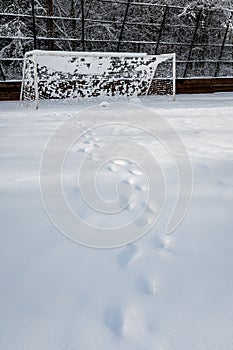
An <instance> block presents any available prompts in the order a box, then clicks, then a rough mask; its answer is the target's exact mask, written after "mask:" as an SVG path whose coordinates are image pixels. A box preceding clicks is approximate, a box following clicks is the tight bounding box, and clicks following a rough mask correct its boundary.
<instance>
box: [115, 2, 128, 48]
mask: <svg viewBox="0 0 233 350" xmlns="http://www.w3.org/2000/svg"><path fill="white" fill-rule="evenodd" d="M129 5H130V0H128V2H127V4H126V9H125V15H124V19H123V23H122V26H121V31H120V35H119V39H118V43H117V51H118V52H119V51H120V44H121V40H122V37H123V32H124V28H125V22H126V18H127V16H128V12H129Z"/></svg>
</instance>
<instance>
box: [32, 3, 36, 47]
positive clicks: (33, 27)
mask: <svg viewBox="0 0 233 350" xmlns="http://www.w3.org/2000/svg"><path fill="white" fill-rule="evenodd" d="M31 6H32V32H33V49H34V50H36V49H37V40H36V15H35V0H31Z"/></svg>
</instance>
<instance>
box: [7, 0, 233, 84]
mask: <svg viewBox="0 0 233 350" xmlns="http://www.w3.org/2000/svg"><path fill="white" fill-rule="evenodd" d="M0 11H1V12H0V18H1V22H0V80H17V79H21V72H22V60H23V55H24V53H25V52H26V51H30V50H32V49H35V48H37V49H43V50H65V51H111V52H117V51H121V52H122V51H123V52H146V53H148V54H162V53H171V52H175V53H176V54H177V76H178V77H224V76H231V77H232V76H233V31H232V12H231V11H230V10H229V9H223V8H219V7H214V8H210V7H208V6H202V7H198V6H196V7H195V6H194V7H188V6H186V7H182V6H180V7H179V6H168V5H158V4H157V3H153V1H150V2H149V1H139V0H138V1H132V0H122V1H121V0H118V1H112V0H70V1H63V0H22V1H20V3H18V1H15V2H14V4H12V2H11V1H7V0H6V1H4V4H3V3H2V4H1V5H0Z"/></svg>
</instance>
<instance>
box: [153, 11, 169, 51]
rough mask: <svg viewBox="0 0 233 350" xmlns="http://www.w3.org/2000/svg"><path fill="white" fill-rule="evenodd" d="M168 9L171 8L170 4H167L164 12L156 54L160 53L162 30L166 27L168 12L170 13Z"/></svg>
mask: <svg viewBox="0 0 233 350" xmlns="http://www.w3.org/2000/svg"><path fill="white" fill-rule="evenodd" d="M168 9H169V6H168V5H167V6H166V7H165V10H164V13H163V19H162V23H161V26H160V28H159V36H158V40H157V44H156V48H155V55H157V53H158V48H159V43H160V39H161V36H162V31H163V29H164V27H165V21H166V16H167V13H168Z"/></svg>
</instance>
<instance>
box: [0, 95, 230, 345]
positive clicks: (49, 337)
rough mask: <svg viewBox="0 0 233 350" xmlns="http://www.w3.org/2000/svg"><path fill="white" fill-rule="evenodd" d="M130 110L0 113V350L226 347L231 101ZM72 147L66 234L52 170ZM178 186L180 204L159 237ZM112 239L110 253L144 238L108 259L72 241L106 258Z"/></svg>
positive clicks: (67, 162)
mask: <svg viewBox="0 0 233 350" xmlns="http://www.w3.org/2000/svg"><path fill="white" fill-rule="evenodd" d="M131 102H136V103H138V101H131ZM140 103H141V104H139V105H134V104H133V103H126V102H122V103H114V104H112V103H102V104H101V105H97V106H94V107H93V106H92V107H91V108H90V109H87V107H89V106H87V105H75V104H71V105H70V104H57V103H55V104H52V105H48V106H45V105H43V104H42V105H41V108H40V109H39V110H35V109H33V108H31V107H19V104H18V103H16V102H11V103H9V102H1V104H0V152H1V153H0V164H1V179H0V191H1V200H0V207H1V235H0V262H1V263H0V284H1V286H0V291H1V293H0V349H3V350H26V349H28V350H37V349H38V350H41V349H43V350H47V349H48V350H53V349H54V350H57V349H62V350H76V349H78V350H102V349H111V350H115V349H119V350H123V349H124V350H152V349H155V350H159V349H161V350H187V349H188V350H194V349H198V350H202V349H203V350H208V349H211V350H219V349H223V350H227V349H229V350H230V349H232V348H233V272H232V271H233V229H232V226H233V225H232V224H233V203H232V199H233V181H232V180H233V178H232V174H233V141H232V135H233V123H232V118H233V93H218V94H213V95H189V96H188V95H183V96H178V97H177V101H176V102H174V103H173V102H167V101H153V99H147V100H143V101H141V102H140ZM64 122H65V123H64ZM161 123H165V124H164V125H165V129H164V128H162V129H161V128H160V127H161ZM67 125H68V126H69V127H68V128H67V129H66V126H67ZM137 126H138V128H137ZM59 127H60V128H59ZM169 127H171V130H172V131H171V130H170V129H169ZM168 129H169V130H170V131H171V133H170V131H169V132H168ZM55 130H56V133H55V134H54V132H55ZM60 130H62V133H59V132H60ZM72 130H73V131H72ZM176 132H177V133H178V134H176ZM52 135H53V136H54V135H55V143H54V144H53V145H51V142H50V143H49V144H48V145H47V148H46V149H45V146H46V144H47V143H48V141H49V139H50V137H51V136H52ZM74 135H78V136H80V137H79V138H78V139H77V142H75V143H74V144H68V146H69V147H68V146H67V150H66V151H67V153H66V154H65V157H64V159H63V163H62V177H61V180H62V187H63V193H64V197H65V198H66V202H67V203H68V204H69V206H70V212H75V213H76V215H77V216H78V219H77V221H76V222H72V223H70V221H69V220H67V222H66V217H65V214H64V212H63V206H62V204H61V202H60V199H59V198H60V197H59V196H58V195H57V190H56V186H58V185H57V184H58V182H57V183H56V180H57V179H56V175H57V174H54V173H53V169H54V168H53V166H55V165H56V162H57V160H58V159H59V157H60V156H62V155H63V156H64V153H62V152H63V151H64V149H63V146H64V140H66V141H67V140H69V139H70V140H72V137H73V136H74ZM161 135H162V136H161ZM160 136H161V139H165V143H161V142H160V141H161V140H159V138H160ZM170 136H174V137H175V143H174V148H176V146H177V142H178V143H179V142H180V139H179V137H180V138H181V139H182V140H183V142H184V145H185V147H186V150H187V152H188V155H189V157H188V158H187V155H186V158H185V157H183V158H182V157H181V158H179V155H180V154H181V153H182V154H184V153H183V151H182V150H181V148H182V146H181V145H180V144H179V145H178V146H179V147H180V148H179V147H178V149H177V150H176V154H175V155H172V153H173V151H174V149H173V147H172V145H171V144H170V145H169V137H170ZM51 140H53V139H50V141H51ZM177 140H178V141H177ZM166 141H167V142H168V144H167V145H168V148H166V147H165V144H166ZM179 150H180V153H179ZM128 151H130V152H131V154H129V155H127V152H128ZM43 152H44V153H43ZM46 152H47V153H46ZM151 154H152V155H153V157H154V159H155V160H156V161H157V162H158V164H159V166H157V163H156V161H154V164H153V161H152V162H151V161H150V160H151V158H150V156H151ZM42 155H44V158H42V172H41V179H39V174H40V162H41V157H42ZM144 155H145V157H144ZM172 156H173V158H172ZM46 157H47V158H46ZM134 158H135V159H134ZM189 160H190V161H191V164H192V171H193V175H192V176H193V177H190V176H191V175H190V174H191V173H190V172H188V168H189V166H190V163H189ZM141 161H142V164H140V162H141ZM176 161H177V162H178V163H179V162H181V163H182V162H183V163H182V164H180V169H179V164H178V166H177V164H176ZM54 164H55V165H54ZM58 164H61V163H59V162H58ZM81 167H82V171H81V177H78V172H79V170H80V168H81ZM185 169H186V170H187V172H186V173H185V174H184V177H182V176H183V175H182V174H180V172H179V171H180V170H181V172H182V171H184V170H185ZM51 172H52V173H51ZM177 172H178V174H177ZM162 175H164V178H165V180H166V181H165V182H164V181H163V176H162ZM178 175H180V176H181V177H180V178H179V176H178ZM187 177H188V178H187ZM93 179H94V180H93ZM93 181H94V182H93ZM180 181H186V183H185V185H186V187H185V193H184V196H183V199H182V201H183V202H182V201H181V202H182V203H183V204H184V202H185V201H186V202H188V197H189V192H190V182H191V181H192V182H193V192H192V199H191V202H190V205H189V209H188V211H187V213H186V215H185V216H184V219H183V221H182V222H181V223H180V225H179V226H178V228H177V229H176V230H173V232H172V233H171V234H169V235H168V234H166V228H167V225H168V224H169V220H170V219H169V218H170V217H171V213H172V210H173V209H174V206H175V203H176V199H177V194H178V193H179V192H178V190H179V185H181V186H182V184H180V183H179V182H180ZM119 182H120V183H119ZM54 183H55V184H56V186H54ZM93 183H94V186H93ZM40 185H41V186H42V188H41V187H40ZM95 186H96V188H95ZM160 187H163V188H162V189H161V188H160ZM93 189H95V190H96V191H97V192H96V194H97V195H96V196H95V194H94V193H93ZM163 190H164V191H166V198H164V192H163ZM41 191H42V193H41ZM153 191H155V192H153ZM156 191H157V192H156ZM151 193H152V194H151ZM41 194H42V196H43V201H42V198H41ZM185 195H186V197H185ZM84 197H85V198H84ZM84 199H87V202H88V201H89V200H90V201H91V203H86V202H85V200H84ZM164 199H165V200H164ZM163 200H164V203H163ZM182 203H181V209H182V210H183V211H185V206H186V204H187V203H185V205H184V206H183V207H182ZM163 204H164V206H163ZM108 207H109V208H110V211H111V214H109V213H108ZM182 210H181V211H182ZM46 211H47V212H46ZM160 211H161V216H160V217H159V214H160ZM106 212H107V213H106ZM183 214H184V213H183ZM177 215H178V216H180V217H181V216H182V213H178V214H177ZM155 218H156V219H158V220H157V223H155V225H152V227H151V224H154V219H155ZM71 221H72V220H71ZM79 224H80V226H79ZM85 227H86V231H85ZM61 229H63V233H64V234H62V233H61V232H60V230H61ZM123 229H124V230H123ZM72 230H73V232H70V231H72ZM75 230H76V231H75ZM121 230H123V231H121ZM89 231H90V232H89ZM120 231H121V232H123V233H124V234H125V242H123V241H121V242H120V243H119V242H118V243H119V244H124V243H127V242H129V241H130V240H132V239H134V238H137V237H139V236H140V235H143V234H144V233H145V234H144V235H143V236H142V237H141V238H139V239H138V240H136V241H134V242H133V243H131V244H127V245H124V246H122V247H118V248H112V249H98V248H90V247H88V246H85V245H83V244H78V243H75V242H74V240H76V241H77V240H78V241H80V242H81V243H84V244H86V242H85V237H86V236H85V234H87V235H88V234H90V237H91V238H90V241H89V244H90V245H92V246H95V245H98V240H99V239H100V240H102V241H104V243H103V244H102V241H101V243H100V245H101V244H102V245H103V246H107V244H105V243H106V242H108V239H109V235H110V236H111V232H115V234H116V232H119V234H120ZM146 231H147V232H146ZM134 232H136V236H135V237H134ZM98 235H100V236H98ZM67 237H70V238H71V239H68V238H67ZM109 242H110V243H109V246H111V243H112V238H111V239H110V241H109ZM92 243H93V244H92ZM113 245H114V244H113Z"/></svg>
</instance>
